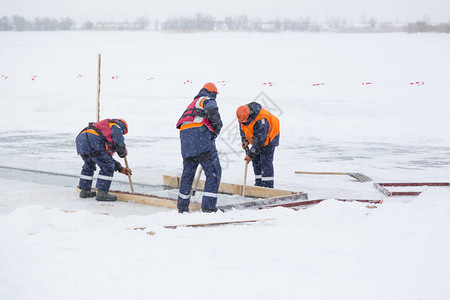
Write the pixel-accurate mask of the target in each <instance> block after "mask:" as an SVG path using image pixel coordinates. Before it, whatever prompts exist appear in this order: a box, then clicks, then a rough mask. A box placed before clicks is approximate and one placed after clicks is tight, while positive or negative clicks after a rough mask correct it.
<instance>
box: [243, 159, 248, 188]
mask: <svg viewBox="0 0 450 300" xmlns="http://www.w3.org/2000/svg"><path fill="white" fill-rule="evenodd" d="M247 169H248V161H245V171H244V185H243V186H242V197H245V185H246V184H247Z"/></svg>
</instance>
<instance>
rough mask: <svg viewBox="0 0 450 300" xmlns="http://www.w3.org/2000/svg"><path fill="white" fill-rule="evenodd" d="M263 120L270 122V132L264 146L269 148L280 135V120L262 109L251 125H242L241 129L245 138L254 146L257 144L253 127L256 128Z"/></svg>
mask: <svg viewBox="0 0 450 300" xmlns="http://www.w3.org/2000/svg"><path fill="white" fill-rule="evenodd" d="M261 119H266V120H267V121H268V122H269V132H268V133H267V138H266V141H265V143H264V146H267V145H269V143H270V142H271V141H272V140H273V139H274V138H275V137H276V136H277V135H278V134H279V133H280V120H278V118H277V117H275V116H274V115H272V114H271V113H270V112H268V111H267V110H265V109H264V108H261V110H260V111H259V113H258V115H257V116H256V117H255V119H253V121H252V122H251V123H250V124H248V125H244V124H242V123H241V129H242V131H243V132H244V134H245V138H246V139H247V140H248V141H249V142H250V144H252V145H253V143H254V142H255V141H254V136H255V133H254V131H253V126H255V123H256V122H258V121H259V120H261Z"/></svg>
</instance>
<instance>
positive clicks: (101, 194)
mask: <svg viewBox="0 0 450 300" xmlns="http://www.w3.org/2000/svg"><path fill="white" fill-rule="evenodd" d="M95 200H97V201H116V200H117V196H116V195H111V194H109V193H108V192H105V191H102V190H98V194H97V197H95Z"/></svg>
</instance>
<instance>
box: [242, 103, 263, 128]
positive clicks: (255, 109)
mask: <svg viewBox="0 0 450 300" xmlns="http://www.w3.org/2000/svg"><path fill="white" fill-rule="evenodd" d="M247 105H248V107H250V114H249V115H248V119H247V122H245V123H243V124H244V125H248V124H250V123H251V122H252V121H253V120H254V119H255V118H256V116H257V115H258V114H259V112H260V110H261V108H262V106H261V104H259V103H257V102H250V103H249V104H247Z"/></svg>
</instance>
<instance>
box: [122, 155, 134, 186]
mask: <svg viewBox="0 0 450 300" xmlns="http://www.w3.org/2000/svg"><path fill="white" fill-rule="evenodd" d="M123 159H124V160H125V166H126V167H127V169H129V168H130V167H128V159H127V157H126V156H125V157H124V158H123ZM127 175H128V181H129V182H130V188H131V192H132V193H133V194H134V187H133V181H131V175H130V174H129V173H128V172H127Z"/></svg>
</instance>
